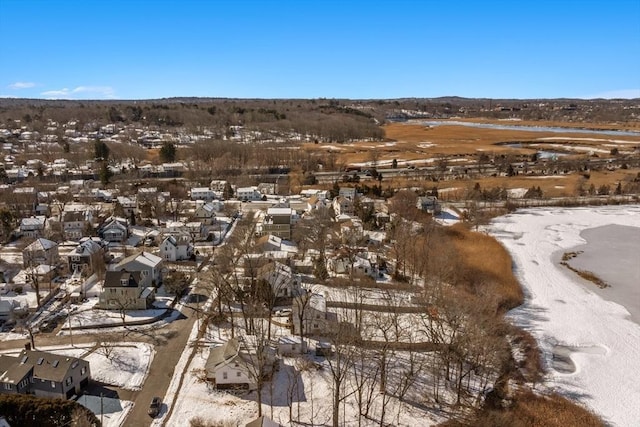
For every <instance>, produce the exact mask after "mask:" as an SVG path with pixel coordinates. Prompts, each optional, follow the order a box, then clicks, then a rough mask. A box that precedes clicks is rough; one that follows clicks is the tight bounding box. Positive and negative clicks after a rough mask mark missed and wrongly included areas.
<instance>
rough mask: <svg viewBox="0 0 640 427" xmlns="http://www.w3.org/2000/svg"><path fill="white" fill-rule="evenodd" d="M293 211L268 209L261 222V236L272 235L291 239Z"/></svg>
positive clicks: (289, 209)
mask: <svg viewBox="0 0 640 427" xmlns="http://www.w3.org/2000/svg"><path fill="white" fill-rule="evenodd" d="M294 213H295V211H294V210H293V209H291V208H269V209H267V214H266V215H265V216H264V219H263V221H262V228H261V234H273V235H274V236H278V237H280V238H282V239H291V224H292V222H293V216H294Z"/></svg>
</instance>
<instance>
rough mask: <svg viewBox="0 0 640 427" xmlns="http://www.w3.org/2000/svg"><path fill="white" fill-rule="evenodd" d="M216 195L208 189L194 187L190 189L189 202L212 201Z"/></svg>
mask: <svg viewBox="0 0 640 427" xmlns="http://www.w3.org/2000/svg"><path fill="white" fill-rule="evenodd" d="M215 198H216V193H215V191H213V190H212V189H210V188H208V187H194V188H192V189H191V200H213V199H215Z"/></svg>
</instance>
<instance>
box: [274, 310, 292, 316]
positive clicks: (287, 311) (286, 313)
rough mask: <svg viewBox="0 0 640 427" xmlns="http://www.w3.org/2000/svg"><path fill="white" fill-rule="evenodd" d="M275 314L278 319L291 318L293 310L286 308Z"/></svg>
mask: <svg viewBox="0 0 640 427" xmlns="http://www.w3.org/2000/svg"><path fill="white" fill-rule="evenodd" d="M274 314H275V315H276V316H278V317H284V316H289V315H291V309H288V308H285V309H282V310H277V311H276V312H275V313H274Z"/></svg>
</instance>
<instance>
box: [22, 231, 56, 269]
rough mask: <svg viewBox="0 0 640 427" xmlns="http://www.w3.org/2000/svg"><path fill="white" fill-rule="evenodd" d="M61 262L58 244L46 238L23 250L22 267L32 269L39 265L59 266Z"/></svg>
mask: <svg viewBox="0 0 640 427" xmlns="http://www.w3.org/2000/svg"><path fill="white" fill-rule="evenodd" d="M58 262H60V255H59V253H58V244H57V243H56V242H53V241H51V240H47V239H45V238H42V237H40V238H38V239H36V240H35V241H33V242H32V243H31V244H30V245H28V246H27V247H26V248H24V249H23V250H22V265H23V266H24V267H32V266H36V265H39V264H44V265H53V266H55V265H57V264H58Z"/></svg>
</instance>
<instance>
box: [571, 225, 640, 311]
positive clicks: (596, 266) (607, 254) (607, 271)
mask: <svg viewBox="0 0 640 427" xmlns="http://www.w3.org/2000/svg"><path fill="white" fill-rule="evenodd" d="M580 236H581V237H582V238H583V239H585V240H586V241H587V243H586V244H585V245H580V246H577V247H575V248H571V249H570V251H572V252H576V253H578V255H577V256H576V257H575V258H572V259H570V260H569V261H568V263H569V265H570V266H571V267H573V268H575V269H577V270H580V271H590V272H592V273H593V274H595V275H596V276H598V277H599V278H600V279H602V280H603V281H604V282H605V283H606V284H607V285H608V286H607V287H605V288H600V287H598V286H596V285H595V284H590V283H589V284H586V286H587V287H589V289H590V290H592V291H593V292H595V293H597V294H598V295H600V296H601V297H602V298H605V299H607V300H609V301H613V302H616V303H618V304H620V305H623V306H624V307H625V308H626V309H627V310H629V313H630V314H631V318H632V319H633V321H634V322H636V323H638V324H640V227H629V226H625V225H613V224H612V225H605V226H602V227H597V228H590V229H586V230H584V231H582V232H581V233H580ZM571 274H573V273H571Z"/></svg>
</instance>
